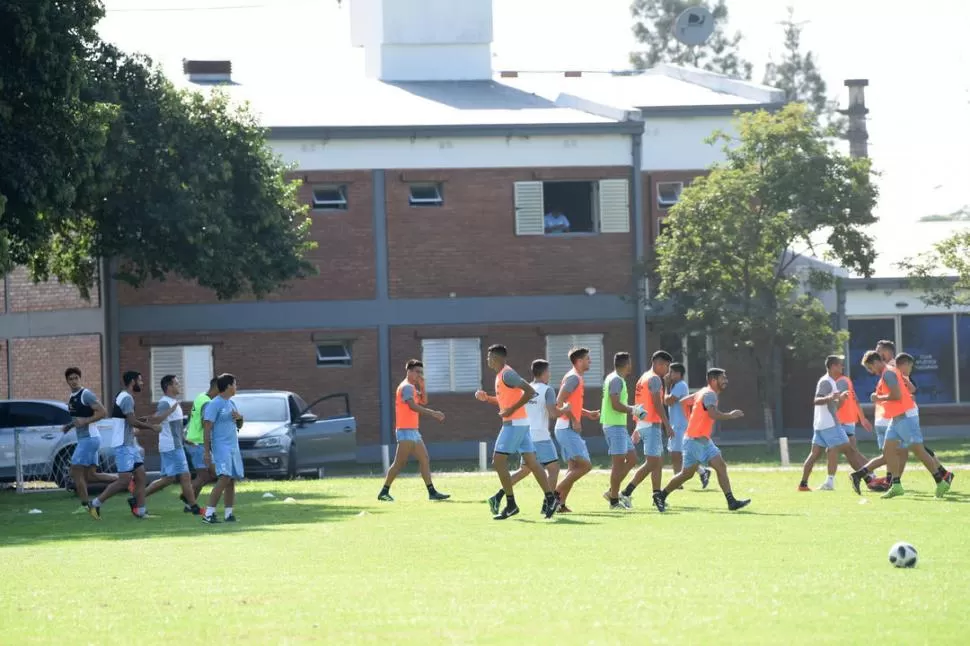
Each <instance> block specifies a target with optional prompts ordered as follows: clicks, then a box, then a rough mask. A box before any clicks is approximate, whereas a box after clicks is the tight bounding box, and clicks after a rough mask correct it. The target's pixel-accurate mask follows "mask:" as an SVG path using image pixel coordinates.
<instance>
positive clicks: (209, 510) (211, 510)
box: [205, 507, 216, 516]
mask: <svg viewBox="0 0 970 646" xmlns="http://www.w3.org/2000/svg"><path fill="white" fill-rule="evenodd" d="M205 515H206V516H215V515H216V508H215V507H206V508H205Z"/></svg>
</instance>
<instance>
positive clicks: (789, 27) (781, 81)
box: [763, 7, 845, 132]
mask: <svg viewBox="0 0 970 646" xmlns="http://www.w3.org/2000/svg"><path fill="white" fill-rule="evenodd" d="M781 24H782V25H783V26H784V28H785V46H784V47H785V49H784V54H783V56H782V58H781V62H779V63H775V62H774V61H769V62H768V64H767V66H766V67H765V75H764V81H763V83H764V84H765V85H768V86H771V87H773V88H777V89H779V90H782V91H783V92H784V93H785V103H791V102H794V101H800V102H802V103H805V104H806V105H808V106H809V107H810V108H811V109H812V110H813V111H814V112H815V114H817V115H819V117H820V118H821V119H823V121H824V122H825V123H826V124H828V125H829V126H830V127H832V128H834V130H835V131H836V132H841V131H843V130H844V129H845V120H844V118H843V117H841V116H840V115H839V114H838V111H837V110H838V102H837V101H835V100H833V99H830V98H829V96H828V85H827V84H826V83H825V79H824V78H822V74H821V72H820V71H819V68H818V63H817V61H816V59H815V54H814V53H813V52H811V51H809V52H804V53H803V52H802V25H803V24H804V23H798V22H795V10H794V9H793V8H792V7H789V8H788V19H787V20H785V21H784V22H782V23H781Z"/></svg>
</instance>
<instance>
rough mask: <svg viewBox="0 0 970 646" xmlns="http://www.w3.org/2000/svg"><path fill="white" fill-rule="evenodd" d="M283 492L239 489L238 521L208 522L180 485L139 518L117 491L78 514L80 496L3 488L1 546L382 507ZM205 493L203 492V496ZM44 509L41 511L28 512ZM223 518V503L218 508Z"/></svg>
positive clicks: (280, 523)
mask: <svg viewBox="0 0 970 646" xmlns="http://www.w3.org/2000/svg"><path fill="white" fill-rule="evenodd" d="M285 497H286V496H285V495H281V496H279V497H277V498H274V499H264V498H263V494H262V493H259V492H241V493H237V494H236V502H235V505H234V511H235V516H236V517H237V518H238V521H237V522H236V523H234V524H233V523H219V524H216V525H206V524H205V523H203V522H202V519H201V518H199V517H198V516H193V515H192V514H187V513H184V512H183V511H182V503H181V502H179V500H178V497H177V494H176V490H173V491H172V494H171V495H167V492H166V493H160V494H158V495H156V496H152V497H151V498H149V514H151V515H152V516H153V517H152V518H147V519H137V518H134V517H133V516H132V515H131V512H130V511H129V509H128V505H127V503H126V502H125V496H123V495H120V494H119V495H117V496H115V497H113V498H112V499H110V500H109V501H107V502H106V503H105V504H104V509H103V511H102V520H100V521H98V520H95V519H93V518H91V517H90V516H89V515H88V514H87V513H80V514H75V513H74V512H75V511H76V510H77V509H78V502H77V499H76V498H74V497H73V496H71V495H68V494H66V493H64V492H63V491H61V492H56V493H51V494H34V495H18V494H15V493H12V492H10V493H7V492H4V493H0V525H3V527H4V530H3V534H2V536H0V549H2V548H3V547H8V546H17V545H28V544H34V543H36V544H41V543H55V542H69V541H77V540H88V539H99V540H122V541H124V540H138V539H142V538H155V537H158V536H165V537H181V536H198V535H200V534H216V533H232V534H239V533H257V532H267V531H279V530H280V529H285V527H286V526H288V525H309V524H315V523H328V522H338V521H347V520H354V519H356V518H357V517H358V516H359V515H360V514H361V512H366V515H367V516H371V515H378V514H381V513H383V511H381V510H376V509H374V508H373V506H371V505H370V504H367V505H361V506H356V505H348V504H347V502H343V503H342V504H340V503H338V504H326V503H328V502H330V503H333V502H335V501H338V500H341V499H344V500H346V498H345V497H344V496H335V495H330V494H326V493H298V494H295V495H294V496H293V498H294V500H295V501H296V502H295V503H284V502H283V499H284V498H285ZM205 498H206V496H203V501H204V500H205ZM31 509H40V510H41V511H42V512H43V513H41V514H29V513H28V512H29V510H31ZM217 514H218V517H219V519H220V520H222V517H223V516H222V514H223V511H222V508H221V506H220V508H219V510H218V511H217Z"/></svg>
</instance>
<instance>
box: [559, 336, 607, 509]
mask: <svg viewBox="0 0 970 646" xmlns="http://www.w3.org/2000/svg"><path fill="white" fill-rule="evenodd" d="M569 362H570V363H571V364H572V366H573V367H572V369H571V370H570V371H569V372H567V373H566V374H565V376H563V378H562V383H561V384H560V385H559V395H558V396H557V397H556V406H557V407H558V408H559V409H560V410H562V411H563V413H562V415H560V417H559V419H557V420H556V428H555V433H556V439H557V440H558V441H559V446H560V448H561V449H562V454H563V457H564V458H566V465H567V466H568V470H567V471H566V477H565V478H563V480H562V482H560V483H559V486H557V487H556V493H555V495H556V501H557V504H558V506H559V512H560V513H569V512H571V511H572V510H571V509H570V508H569V507H567V506H566V497H567V496H569V492H570V491H572V488H573V485H574V484H576V481H577V480H579V479H580V478H582V477H583V476H584V475H586V474H587V473H589V472H590V470H592V468H593V464H592V462H591V461H590V459H589V448H587V446H586V440H584V439H583V418H586V419H592V420H598V419H599V418H600V411H598V410H586V409H585V408H583V396H584V394H585V388H586V384H585V382H584V381H583V375H584V374H586V371H588V370H589V362H590V359H589V349H588V348H573V349H572V350H570V351H569Z"/></svg>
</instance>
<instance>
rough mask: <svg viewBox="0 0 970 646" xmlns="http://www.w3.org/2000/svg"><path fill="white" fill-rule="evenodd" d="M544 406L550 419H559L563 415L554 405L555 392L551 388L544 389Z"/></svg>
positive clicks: (561, 410)
mask: <svg viewBox="0 0 970 646" xmlns="http://www.w3.org/2000/svg"><path fill="white" fill-rule="evenodd" d="M545 406H546V411H547V412H548V413H549V417H550V418H555V417H559V416H560V415H562V414H563V409H561V408H559V406H557V405H556V391H555V390H553V389H552V388H547V389H546V401H545Z"/></svg>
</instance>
